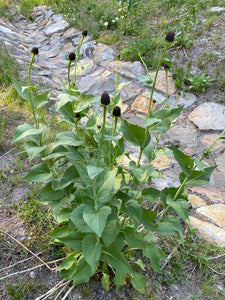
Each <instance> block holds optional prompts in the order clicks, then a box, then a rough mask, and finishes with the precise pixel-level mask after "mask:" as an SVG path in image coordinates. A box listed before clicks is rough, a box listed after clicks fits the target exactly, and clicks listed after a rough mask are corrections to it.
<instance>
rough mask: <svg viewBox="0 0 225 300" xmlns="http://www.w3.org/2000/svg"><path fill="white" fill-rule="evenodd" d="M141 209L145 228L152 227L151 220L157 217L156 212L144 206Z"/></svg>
mask: <svg viewBox="0 0 225 300" xmlns="http://www.w3.org/2000/svg"><path fill="white" fill-rule="evenodd" d="M142 209H143V216H142V223H143V225H144V226H145V227H146V228H148V229H152V222H153V221H154V220H155V218H156V217H157V212H156V211H150V210H147V209H145V208H142Z"/></svg>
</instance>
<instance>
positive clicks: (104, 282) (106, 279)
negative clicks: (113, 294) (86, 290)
mask: <svg viewBox="0 0 225 300" xmlns="http://www.w3.org/2000/svg"><path fill="white" fill-rule="evenodd" d="M101 284H102V286H103V288H104V289H105V290H106V291H107V292H109V290H110V280H109V274H106V273H102V279H101Z"/></svg>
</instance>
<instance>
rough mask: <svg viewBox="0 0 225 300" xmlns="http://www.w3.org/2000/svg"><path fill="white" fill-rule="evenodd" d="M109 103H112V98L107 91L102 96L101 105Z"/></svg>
mask: <svg viewBox="0 0 225 300" xmlns="http://www.w3.org/2000/svg"><path fill="white" fill-rule="evenodd" d="M109 103H110V97H109V94H108V93H107V92H106V91H105V92H103V93H102V96H101V104H104V105H109Z"/></svg>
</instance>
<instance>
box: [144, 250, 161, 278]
mask: <svg viewBox="0 0 225 300" xmlns="http://www.w3.org/2000/svg"><path fill="white" fill-rule="evenodd" d="M143 255H144V256H146V257H148V258H149V259H150V264H151V267H152V269H153V270H154V271H156V272H160V260H162V259H165V258H166V255H165V253H164V252H163V251H162V250H161V249H160V248H159V247H158V246H156V245H155V244H151V245H148V246H146V248H145V249H144V251H143Z"/></svg>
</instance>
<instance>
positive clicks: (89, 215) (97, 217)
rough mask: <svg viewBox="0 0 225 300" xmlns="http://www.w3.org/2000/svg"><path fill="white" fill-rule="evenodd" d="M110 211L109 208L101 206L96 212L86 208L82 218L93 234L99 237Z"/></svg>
mask: <svg viewBox="0 0 225 300" xmlns="http://www.w3.org/2000/svg"><path fill="white" fill-rule="evenodd" d="M111 211H112V210H111V208H110V207H109V206H103V207H102V208H100V209H99V210H98V211H97V212H96V211H95V210H94V208H92V207H86V208H85V209H84V212H83V218H84V221H85V222H86V224H87V225H88V226H89V227H90V228H91V229H92V230H93V232H95V233H96V234H97V235H98V236H99V237H101V236H102V232H103V230H104V228H105V224H106V221H107V218H108V216H109V215H110V213H111Z"/></svg>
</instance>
